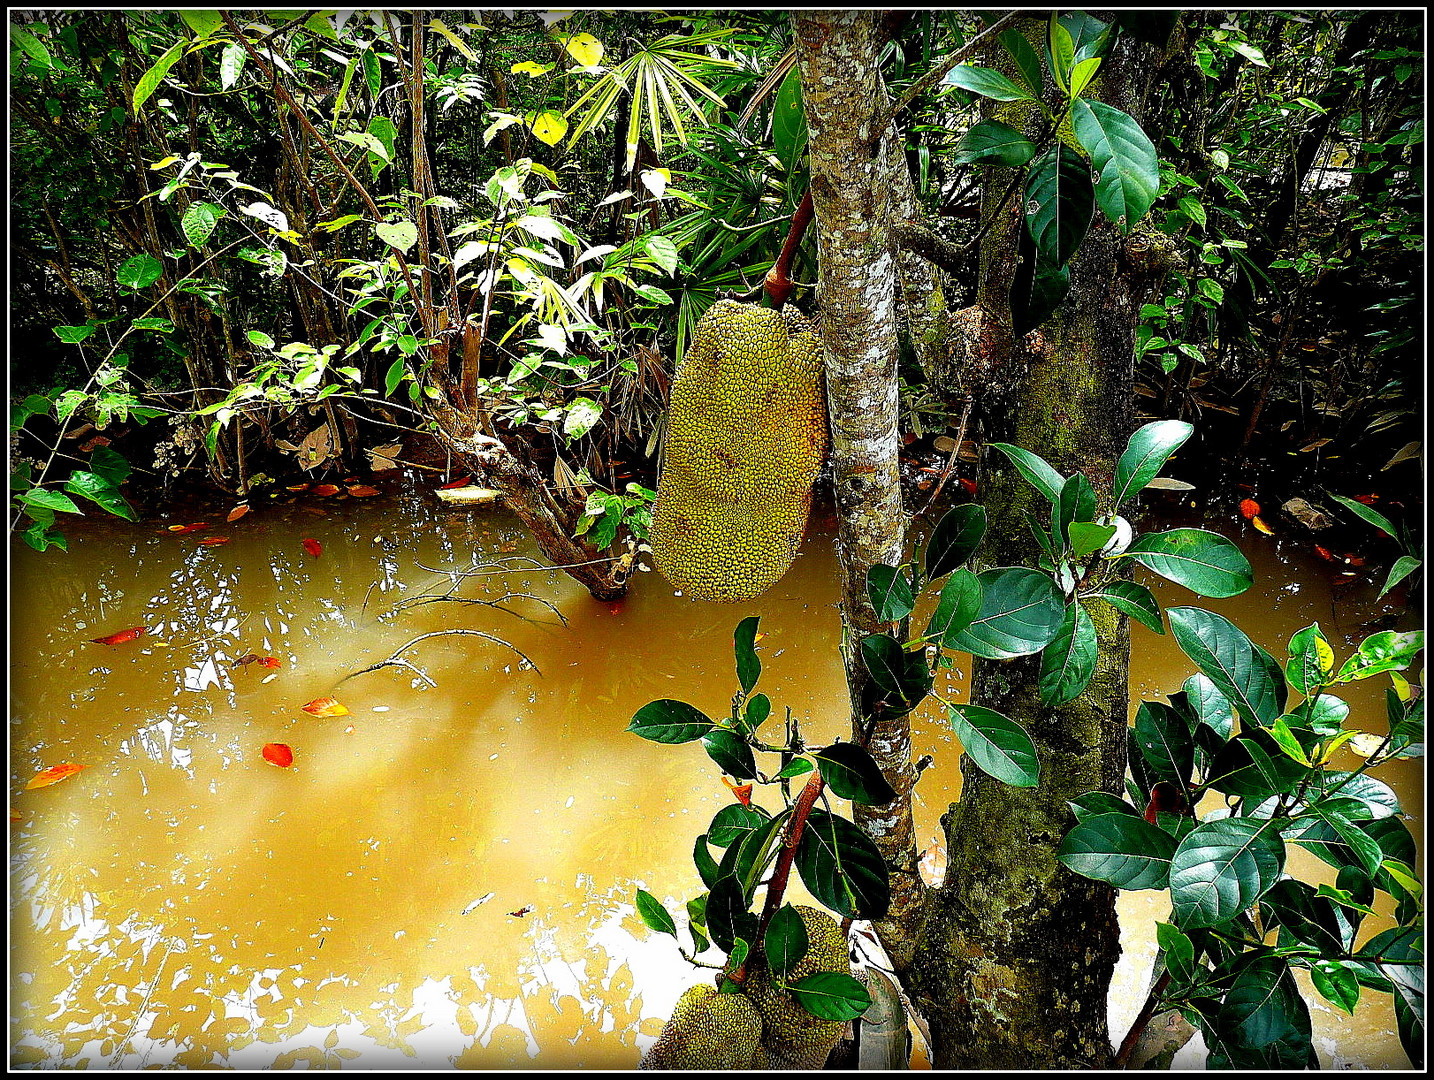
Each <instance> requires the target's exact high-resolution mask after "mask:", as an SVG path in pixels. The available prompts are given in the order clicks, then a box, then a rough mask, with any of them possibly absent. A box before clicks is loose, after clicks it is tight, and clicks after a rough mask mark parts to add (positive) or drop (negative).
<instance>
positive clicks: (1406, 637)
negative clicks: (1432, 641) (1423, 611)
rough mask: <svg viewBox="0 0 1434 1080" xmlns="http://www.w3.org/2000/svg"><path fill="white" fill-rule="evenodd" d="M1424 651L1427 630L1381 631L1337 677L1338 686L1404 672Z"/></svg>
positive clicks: (1372, 637)
mask: <svg viewBox="0 0 1434 1080" xmlns="http://www.w3.org/2000/svg"><path fill="white" fill-rule="evenodd" d="M1422 648H1424V631H1423V630H1410V631H1398V630H1381V631H1380V632H1379V633H1377V634H1370V635H1369V637H1367V638H1365V639H1364V640H1363V641H1362V642H1360V643H1359V650H1358V651H1357V652H1356V653H1355V654H1354V655H1353V656H1351V657H1350V658H1349V659H1348V660H1346V661H1345V662H1344V664H1343V666H1342V667H1341V668H1340V669H1339V674H1338V675H1336V676H1335V681H1337V682H1347V681H1349V680H1352V679H1367V678H1369V677H1370V676H1371V675H1379V674H1382V673H1383V672H1386V671H1402V670H1404V669H1405V668H1406V667H1408V666H1409V662H1410V661H1411V660H1413V659H1414V654H1415V653H1417V652H1418V651H1419V650H1420V649H1422Z"/></svg>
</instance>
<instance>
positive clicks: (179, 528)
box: [169, 521, 209, 536]
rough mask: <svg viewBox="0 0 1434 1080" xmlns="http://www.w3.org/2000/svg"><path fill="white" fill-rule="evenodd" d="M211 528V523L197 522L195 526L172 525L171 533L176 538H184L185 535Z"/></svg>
mask: <svg viewBox="0 0 1434 1080" xmlns="http://www.w3.org/2000/svg"><path fill="white" fill-rule="evenodd" d="M207 528H209V522H207V521H196V522H195V523H194V524H193V525H171V526H170V527H169V531H170V532H172V533H174V534H175V535H176V536H183V535H184V534H185V533H192V532H198V531H199V530H200V529H207Z"/></svg>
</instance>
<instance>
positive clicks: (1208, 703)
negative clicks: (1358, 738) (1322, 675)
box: [1181, 672, 1349, 739]
mask: <svg viewBox="0 0 1434 1080" xmlns="http://www.w3.org/2000/svg"><path fill="white" fill-rule="evenodd" d="M1181 691H1182V692H1183V693H1184V694H1185V701H1186V702H1187V704H1189V706H1190V709H1191V711H1192V712H1193V713H1194V714H1195V717H1196V719H1197V720H1198V722H1199V723H1201V724H1203V725H1204V726H1206V727H1208V728H1209V729H1210V730H1212V731H1213V732H1215V734H1217V735H1219V736H1220V738H1221V739H1228V738H1229V737H1230V735H1231V733H1232V732H1233V731H1234V730H1235V709H1234V706H1232V705H1231V704H1230V699H1229V698H1227V697H1226V696H1225V695H1224V694H1223V693H1221V692H1220V688H1219V687H1218V686H1216V685H1215V684H1214V683H1212V682H1211V681H1210V679H1209V677H1208V676H1206V675H1204V674H1202V673H1200V672H1196V673H1195V674H1194V675H1191V676H1190V678H1188V679H1186V680H1185V685H1184V686H1182V687H1181ZM1323 696H1326V697H1327V696H1328V695H1323ZM1330 700H1331V701H1332V700H1334V699H1333V698H1331V699H1330ZM1344 711H1345V712H1346V713H1348V712H1349V706H1348V705H1346V706H1345V708H1344ZM1309 726H1313V725H1309Z"/></svg>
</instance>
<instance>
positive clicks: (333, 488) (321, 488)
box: [313, 484, 339, 498]
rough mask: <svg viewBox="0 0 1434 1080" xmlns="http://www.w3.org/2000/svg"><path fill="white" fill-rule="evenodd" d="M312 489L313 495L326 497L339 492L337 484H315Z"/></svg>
mask: <svg viewBox="0 0 1434 1080" xmlns="http://www.w3.org/2000/svg"><path fill="white" fill-rule="evenodd" d="M313 490H314V494H315V495H322V496H324V497H325V498H327V497H328V496H330V495H337V494H338V493H339V486H338V485H337V484H315V485H314V489H313Z"/></svg>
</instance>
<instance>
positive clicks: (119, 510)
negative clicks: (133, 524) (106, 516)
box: [65, 470, 139, 521]
mask: <svg viewBox="0 0 1434 1080" xmlns="http://www.w3.org/2000/svg"><path fill="white" fill-rule="evenodd" d="M65 490H66V491H68V492H70V493H71V494H72V495H83V496H84V497H85V498H87V499H89V500H90V501H91V502H93V503H95V504H97V505H98V506H100V507H102V508H103V509H105V510H107V511H109V512H110V513H111V514H114V515H115V517H122V518H124V519H125V520H126V521H137V520H139V519H138V518H136V517H135V513H134V511H133V510H132V509H131V508H130V505H129V503H127V502H125V498H124V496H123V495H121V494H120V492H119V489H118V488H117V487H115V486H114V484H113V483H111V482H110V481H109V480H106V479H105V478H104V477H102V476H97V475H95V474H94V473H92V472H82V471H80V470H76V471H75V472H72V473H71V474H70V478H69V479H68V480H66V481H65Z"/></svg>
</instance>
